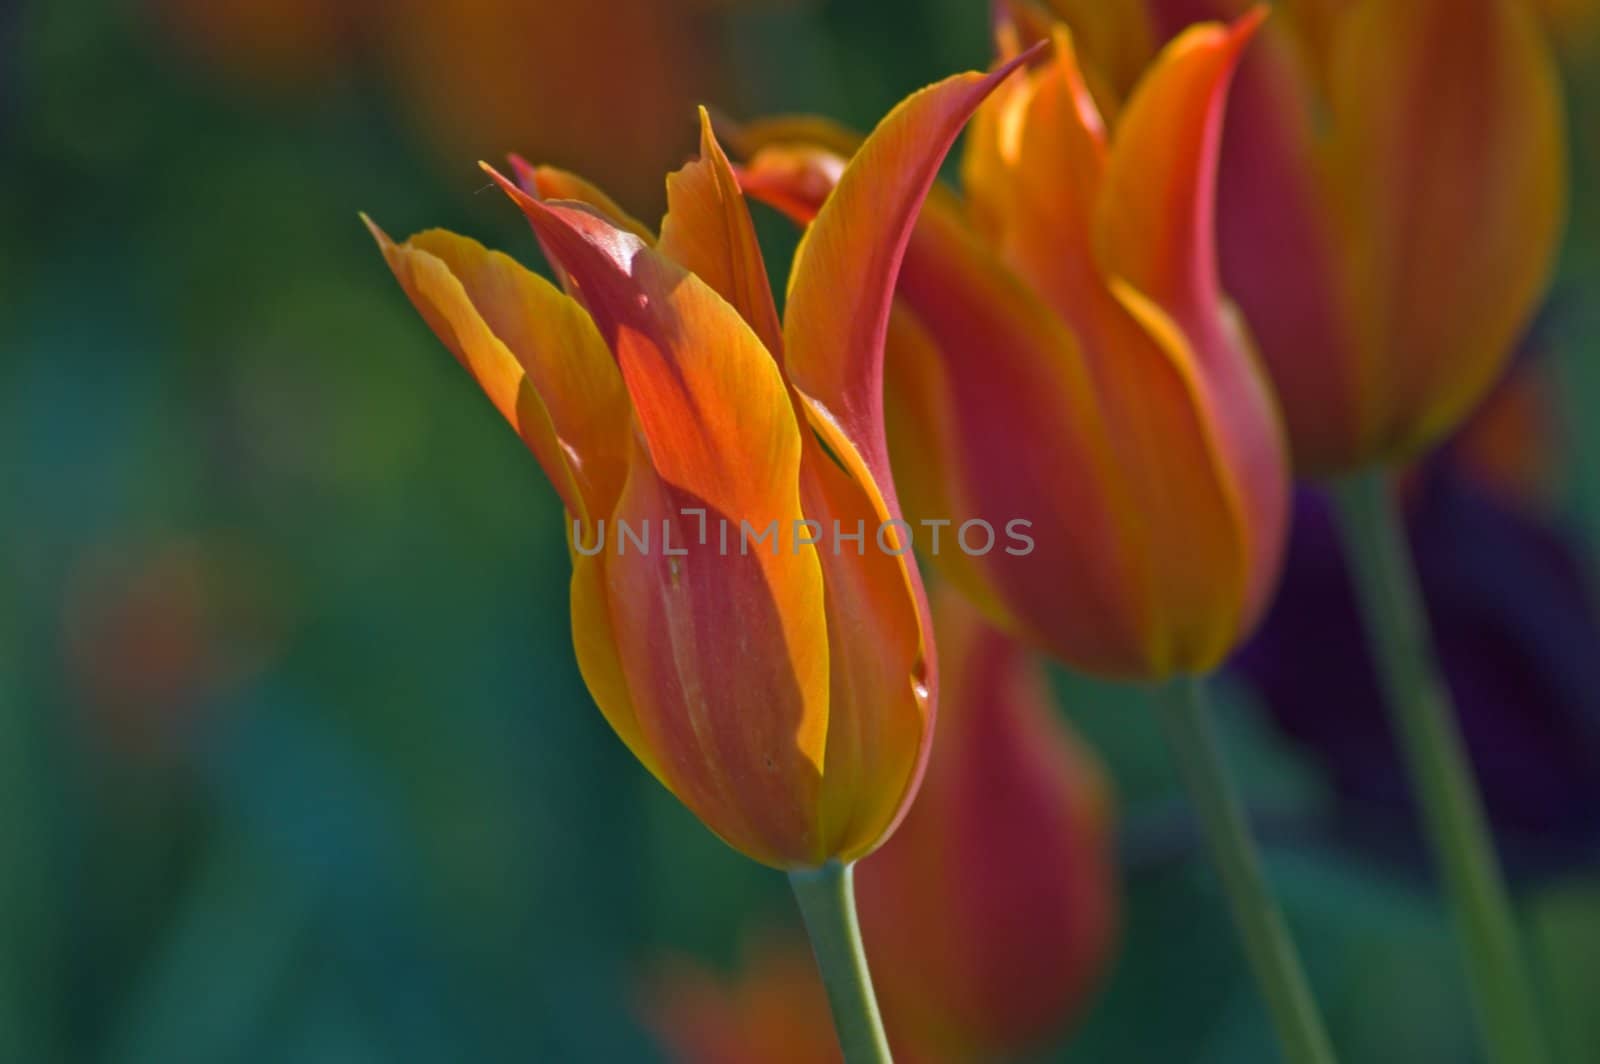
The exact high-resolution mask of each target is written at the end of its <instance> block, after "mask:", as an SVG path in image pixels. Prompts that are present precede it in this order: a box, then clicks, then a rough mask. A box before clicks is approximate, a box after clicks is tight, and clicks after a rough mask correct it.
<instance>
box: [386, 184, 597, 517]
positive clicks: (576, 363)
mask: <svg viewBox="0 0 1600 1064" xmlns="http://www.w3.org/2000/svg"><path fill="white" fill-rule="evenodd" d="M363 217H365V216H363ZM365 220H366V222H367V226H368V228H369V229H370V230H371V231H372V235H373V237H374V238H375V239H376V240H377V242H378V247H379V248H380V249H382V251H383V255H384V258H385V259H386V260H388V263H389V267H390V269H391V270H393V271H394V275H395V277H396V279H397V280H399V282H400V285H401V287H402V288H404V289H405V291H406V294H407V295H408V296H410V298H411V301H412V303H414V304H415V305H416V307H417V309H418V310H419V311H420V312H421V313H422V316H423V318H424V319H425V320H426V321H427V322H428V325H429V326H430V327H431V328H432V329H433V331H434V332H435V333H436V334H437V335H438V336H439V339H441V340H442V341H444V344H445V346H446V347H448V348H449V349H450V350H451V352H452V353H454V354H455V356H456V358H457V359H458V360H459V361H460V362H461V364H462V365H463V366H465V367H466V369H467V371H468V372H469V373H471V374H472V375H473V377H474V378H475V379H476V380H477V381H478V384H479V385H480V386H481V387H482V388H483V390H484V392H485V394H487V395H488V396H489V399H490V401H491V402H493V403H494V405H495V407H496V409H498V410H499V411H500V413H501V414H502V415H503V416H504V417H505V418H506V420H507V421H509V422H511V424H512V426H513V427H515V428H516V430H517V432H518V433H519V434H520V435H521V436H522V438H523V441H524V442H525V443H527V445H528V448H529V450H531V451H532V452H533V454H534V457H536V458H537V459H538V460H539V464H540V465H541V466H543V467H544V471H545V475H546V476H548V477H549V478H550V483H551V484H552V485H554V487H555V489H556V491H557V492H559V493H560V495H561V499H562V502H563V503H564V504H565V505H566V508H567V510H568V511H569V512H570V513H571V514H572V515H573V516H574V517H576V518H578V519H579V520H582V521H584V522H585V523H587V522H588V521H589V519H590V518H592V517H604V516H606V515H607V514H609V513H610V511H611V507H612V506H614V505H615V503H616V499H617V496H618V495H619V494H620V493H621V490H622V481H623V477H624V475H625V473H626V469H627V459H626V454H627V450H626V449H627V436H628V399H627V393H626V392H625V391H624V390H623V387H622V377H621V375H620V374H619V373H618V372H617V368H616V364H615V363H614V362H613V360H612V358H611V355H610V352H609V351H607V350H606V346H605V343H604V342H603V341H602V340H601V338H600V334H599V332H597V331H596V329H595V327H594V323H593V322H592V321H590V319H589V316H588V315H587V314H586V313H584V311H583V308H581V307H580V306H578V305H577V304H576V303H574V302H573V301H572V300H571V299H570V298H568V297H567V296H565V295H562V294H561V293H560V292H559V291H557V290H556V289H555V288H554V287H553V286H552V285H551V284H550V283H549V282H548V281H546V280H544V279H543V278H542V277H539V276H538V275H537V274H534V273H532V272H531V271H529V270H526V269H524V268H523V267H522V266H520V265H518V264H517V263H516V262H515V261H513V260H512V259H510V258H508V257H507V256H505V255H502V254H500V253H499V252H492V251H488V250H487V249H485V248H484V247H483V245H481V244H479V243H477V242H476V241H474V240H469V239H467V238H466V237H461V236H457V235H455V234H454V233H447V232H445V231H443V230H438V229H435V230H429V231H428V232H424V233H419V234H417V235H416V236H413V237H412V238H411V239H410V240H407V241H406V242H405V243H404V244H396V243H394V242H393V241H392V240H390V239H389V237H388V236H387V235H386V234H385V233H384V232H383V230H381V229H379V228H378V227H377V226H376V225H375V224H373V223H372V221H371V220H370V219H365Z"/></svg>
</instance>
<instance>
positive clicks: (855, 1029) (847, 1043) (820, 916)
mask: <svg viewBox="0 0 1600 1064" xmlns="http://www.w3.org/2000/svg"><path fill="white" fill-rule="evenodd" d="M789 885H790V886H792V887H793V888H794V897H795V900H796V901H798V902H799V903H800V915H801V917H802V918H804V920H805V922H806V932H807V934H809V935H810V936H811V950H812V952H813V953H815V954H816V957H817V967H818V968H820V969H821V970H822V982H823V983H824V984H825V985H826V986H827V988H828V1006H829V1007H830V1008H831V1009H832V1010H833V1025H834V1027H835V1028H836V1029H837V1030H838V1032H839V1046H840V1048H841V1049H843V1050H844V1059H845V1064H893V1060H894V1058H893V1057H891V1056H890V1055H889V1039H888V1038H887V1036H885V1035H884V1033H883V1020H882V1018H880V1017H879V1015H878V999H877V996H876V995H875V994H874V993H873V991H872V973H871V972H869V971H867V952H866V949H865V948H864V947H863V946H862V944H861V925H860V923H859V922H858V921H857V920H856V888H855V865H853V864H844V863H842V862H840V861H829V862H828V863H827V864H825V865H823V866H822V867H821V868H812V869H797V870H795V871H793V872H790V873H789Z"/></svg>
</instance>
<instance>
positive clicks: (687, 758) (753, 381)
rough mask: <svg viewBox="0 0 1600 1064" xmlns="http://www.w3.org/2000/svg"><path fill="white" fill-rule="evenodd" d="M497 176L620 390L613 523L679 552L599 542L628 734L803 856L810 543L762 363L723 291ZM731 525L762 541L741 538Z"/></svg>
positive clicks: (810, 756) (821, 677)
mask: <svg viewBox="0 0 1600 1064" xmlns="http://www.w3.org/2000/svg"><path fill="white" fill-rule="evenodd" d="M500 180H501V183H502V187H504V188H506V190H507V192H508V194H510V195H511V196H512V198H513V200H515V201H516V202H517V203H518V205H519V206H521V207H522V209H523V211H524V213H526V214H527V216H528V218H529V220H530V222H532V224H533V225H534V227H535V229H536V231H538V232H539V234H540V235H541V236H542V237H543V238H544V240H545V241H546V243H547V244H548V246H550V247H551V248H552V249H553V250H554V251H555V253H556V255H557V257H558V259H559V260H560V262H561V263H562V265H563V266H564V267H565V268H566V269H567V270H568V271H570V272H571V274H572V275H573V277H574V279H575V280H576V282H577V284H578V286H579V288H580V289H581V290H582V292H583V293H584V299H585V301H586V303H587V305H588V306H589V308H590V312H591V313H592V314H593V316H594V319H595V323H596V324H597V325H598V327H599V329H600V332H601V335H602V336H603V337H605V339H606V341H607V343H608V344H609V346H610V348H611V350H612V352H613V353H614V354H615V355H616V358H617V362H618V364H619V365H620V367H621V369H622V377H623V380H624V382H625V384H626V385H627V388H628V392H629V395H630V397H631V399H632V401H633V409H634V417H635V423H636V425H637V427H638V430H639V432H638V438H639V443H638V446H637V448H636V450H635V453H634V457H633V461H632V462H631V464H630V467H629V476H628V482H627V487H626V489H625V491H624V494H623V498H622V500H621V502H620V503H619V505H618V507H617V511H616V519H617V521H618V522H619V524H618V526H617V531H619V532H620V530H621V527H622V526H621V524H620V522H628V523H629V524H630V525H632V526H636V527H650V528H653V529H655V530H656V531H657V532H658V533H661V534H663V535H666V536H668V537H669V538H670V540H671V542H672V544H673V545H674V548H675V549H676V550H686V551H687V552H688V553H687V554H676V553H668V552H667V550H666V549H665V546H664V543H662V542H660V541H658V545H657V547H656V549H653V550H645V551H639V550H626V549H623V546H624V545H623V544H622V542H621V541H620V540H619V541H617V542H616V544H615V547H616V548H617V550H618V555H617V556H616V557H613V558H609V559H608V560H607V564H606V573H607V580H608V593H609V596H610V610H611V621H612V626H613V629H614V631H615V634H616V641H617V646H618V652H619V657H620V659H621V660H622V661H623V662H624V663H625V664H626V669H625V671H626V674H627V676H628V680H629V687H630V691H631V694H632V700H633V706H634V709H635V714H636V717H637V719H638V722H639V725H640V729H641V732H642V734H643V736H644V738H645V740H646V741H647V742H648V743H649V744H650V746H651V747H652V748H654V749H655V750H656V751H657V757H658V760H659V762H660V765H661V772H662V776H663V778H664V779H665V780H666V781H667V782H668V785H669V786H670V787H671V788H672V789H673V791H674V793H676V794H678V796H679V797H680V798H681V799H682V800H683V801H684V802H685V803H686V804H687V805H689V806H690V808H692V809H694V810H695V812H696V813H698V814H699V815H700V816H701V817H702V819H705V820H706V821H707V823H708V824H709V825H710V826H711V827H712V829H713V830H715V831H717V832H718V833H719V834H721V835H722V836H723V837H724V838H726V839H728V840H729V842H731V843H732V844H733V845H735V846H736V847H738V848H739V849H740V850H742V851H743V852H745V853H747V854H749V855H750V856H752V857H754V858H756V859H758V860H762V861H766V862H768V863H771V864H775V865H779V866H786V867H787V866H795V865H802V864H816V863H820V861H821V860H822V859H824V858H825V857H827V856H829V854H827V853H826V852H825V850H824V848H823V840H822V838H821V836H820V833H819V832H818V830H817V822H816V820H817V816H818V807H819V799H820V781H821V776H822V771H823V764H824V750H825V744H826V737H827V731H828V683H829V680H828V634H827V625H826V618H825V615H824V609H823V606H824V602H823V585H822V575H821V569H820V567H819V564H818V560H817V557H816V551H815V549H814V548H813V547H810V546H795V545H793V544H792V540H791V535H792V529H793V528H794V527H795V523H796V522H798V521H800V520H802V519H803V517H804V512H803V509H802V506H801V502H800V494H799V471H800V452H801V436H800V428H799V425H798V423H797V421H796V418H795V413H794V409H793V407H792V405H791V402H790V399H789V395H788V393H787V391H786V389H785V386H784V381H783V379H782V376H781V374H780V373H779V371H778V367H777V363H776V362H775V361H774V359H773V358H772V356H771V355H770V353H768V352H767V351H766V350H765V348H764V347H763V346H762V344H761V342H760V340H759V339H757V337H756V336H755V334H754V333H753V332H752V331H751V330H750V327H749V326H748V325H746V324H745V322H744V320H743V319H742V318H740V317H739V315H738V313H737V312H736V311H735V310H734V309H733V308H732V307H730V306H729V305H728V304H727V302H725V301H724V300H723V299H722V298H721V297H720V296H718V295H717V294H716V293H715V292H713V291H712V290H711V289H710V288H709V287H707V286H706V285H705V284H704V283H703V282H701V281H700V280H699V279H698V278H696V277H695V276H694V275H693V274H690V273H688V272H686V271H685V270H684V269H683V268H682V267H681V266H679V265H678V264H677V263H675V262H673V261H672V260H671V259H668V258H667V257H666V256H664V255H662V254H660V253H659V252H656V251H655V250H653V249H651V248H649V247H647V246H645V245H644V243H643V242H642V241H641V240H639V238H638V237H636V236H634V235H633V234H630V233H627V232H625V231H623V230H620V229H617V228H616V227H615V226H613V225H611V224H610V223H609V222H607V221H606V220H605V219H603V218H601V217H600V216H599V215H597V214H595V213H592V212H591V210H590V209H588V208H585V207H583V206H579V205H573V204H563V203H550V204H546V203H542V202H540V201H538V200H535V199H533V198H531V197H529V196H526V195H524V194H522V193H521V192H520V190H518V189H517V188H516V187H515V186H513V185H511V184H510V183H509V182H506V181H505V180H504V179H500ZM696 510H703V511H704V512H705V513H704V518H703V520H704V522H705V524H704V525H702V524H701V519H700V518H698V517H695V516H690V514H692V513H693V512H694V511H696ZM722 521H726V522H728V524H729V525H730V526H731V533H730V546H729V547H727V548H723V547H721V543H720V537H719V532H720V524H719V523H720V522H722ZM744 524H748V526H749V527H750V528H751V530H752V533H751V534H752V535H757V534H761V533H763V532H765V531H766V530H768V529H769V528H771V529H773V535H774V537H775V538H772V539H768V540H766V541H765V543H763V542H761V541H753V542H751V543H750V544H749V546H748V550H747V549H746V541H745V539H744V538H743V536H742V534H741V533H742V529H743V527H744ZM664 527H665V528H667V529H670V532H662V529H663V528H664ZM703 529H704V531H702V530H703ZM735 814H737V815H735Z"/></svg>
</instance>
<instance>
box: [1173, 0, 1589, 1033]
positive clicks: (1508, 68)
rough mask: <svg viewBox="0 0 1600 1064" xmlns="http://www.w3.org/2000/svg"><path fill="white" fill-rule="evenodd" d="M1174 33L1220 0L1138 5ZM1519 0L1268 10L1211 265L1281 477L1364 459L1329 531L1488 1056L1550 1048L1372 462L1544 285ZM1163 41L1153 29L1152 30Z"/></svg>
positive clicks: (1427, 419) (1546, 260) (1498, 341)
mask: <svg viewBox="0 0 1600 1064" xmlns="http://www.w3.org/2000/svg"><path fill="white" fill-rule="evenodd" d="M1149 3H1150V10H1151V11H1153V12H1155V13H1156V15H1157V16H1158V20H1159V21H1161V22H1162V23H1163V25H1162V26H1161V27H1160V30H1161V32H1170V31H1172V30H1175V29H1176V28H1177V27H1179V26H1181V25H1183V24H1184V23H1186V22H1187V21H1188V20H1189V19H1192V18H1194V17H1196V15H1197V13H1198V14H1199V15H1202V16H1204V15H1206V14H1213V13H1216V12H1217V11H1218V10H1223V11H1225V10H1226V9H1227V8H1229V7H1230V6H1231V4H1230V2H1229V0H1149ZM1535 6H1536V5H1534V4H1531V3H1529V2H1527V0H1408V2H1406V3H1395V2H1392V0H1342V2H1335V3H1327V2H1323V3H1311V2H1301V3H1286V4H1283V5H1280V8H1281V10H1280V15H1281V17H1280V18H1277V19H1274V20H1273V25H1272V27H1271V28H1270V29H1269V31H1268V33H1267V35H1266V38H1265V39H1264V40H1263V41H1262V42H1261V47H1259V48H1258V49H1256V51H1255V54H1254V56H1253V58H1252V60H1251V62H1250V63H1249V64H1247V66H1246V69H1245V70H1243V71H1242V72H1241V75H1240V84H1239V87H1238V91H1237V92H1236V94H1235V98H1234V103H1233V106H1232V108H1231V113H1230V115H1229V122H1228V135H1227V140H1226V144H1225V147H1224V152H1223V160H1222V170H1221V177H1220V182H1221V185H1220V204H1219V211H1218V229H1219V233H1220V246H1221V258H1222V273H1223V278H1224V281H1225V284H1226V286H1227V288H1228V290H1229V291H1230V292H1232V293H1233V295H1234V296H1235V297H1236V298H1237V299H1238V300H1239V303H1240V306H1241V307H1242V308H1243V310H1244V312H1245V314H1246V316H1247V317H1248V318H1249V320H1250V322H1251V325H1252V327H1253V328H1254V329H1255V332H1256V335H1257V337H1258V339H1259V341H1260V343H1261V347H1262V354H1263V358H1264V360H1265V362H1266V364H1267V366H1268V369H1269V372H1270V373H1271V375H1272V379H1273V383H1274V385H1275V387H1276V390H1277V392H1278V394H1279V396H1280V398H1281V400H1282V402H1283V408H1284V415H1285V418H1286V421H1287V425H1288V432H1289V439H1290V446H1291V449H1292V452H1293V455H1294V462H1295V466H1296V469H1297V470H1298V471H1299V472H1301V473H1304V474H1307V475H1312V476H1327V477H1331V476H1341V475H1348V474H1360V473H1364V474H1365V475H1364V476H1362V477H1361V478H1360V479H1359V480H1353V481H1352V482H1351V483H1350V484H1348V485H1346V486H1343V487H1342V488H1341V489H1340V509H1341V523H1342V525H1343V527H1344V533H1345V536H1346V538H1347V540H1348V543H1349V547H1350V550H1351V554H1352V561H1353V572H1354V575H1355V577H1356V584H1357V587H1358V589H1359V591H1360V600H1361V603H1362V607H1363V610H1364V611H1365V613H1366V615H1367V624H1368V627H1369V629H1370V631H1371V634H1372V643H1373V649H1374V651H1375V657H1376V660H1377V661H1378V662H1379V664H1380V675H1381V676H1382V679H1383V686H1384V688H1385V692H1386V696H1387V698H1386V701H1387V702H1388V703H1389V706H1390V708H1391V710H1392V712H1393V713H1394V714H1395V715H1396V720H1397V725H1398V726H1397V729H1396V730H1397V732H1398V734H1399V735H1400V736H1401V737H1402V740H1403V743H1404V746H1405V753H1406V757H1407V759H1408V762H1409V764H1410V769H1411V776H1412V782H1413V786H1414V787H1415V789H1416V791H1417V797H1418V800H1419V804H1420V806H1421V808H1422V810H1423V812H1424V815H1425V819H1426V822H1427V825H1428V830H1429V834H1430V837H1431V839H1432V842H1433V845H1434V849H1435V851H1436V853H1437V855H1438V857H1439V859H1440V863H1441V868H1442V871H1443V873H1444V881H1445V884H1446V887H1447V889H1448V891H1449V893H1450V895H1451V897H1452V899H1453V902H1454V909H1455V912H1456V914H1457V918H1458V921H1459V929H1460V933H1461V938H1462V940H1463V943H1464V944H1465V945H1466V948H1467V956H1468V966H1469V971H1470V973H1471V975H1472V981H1473V988H1474V992H1475V996H1476V1000H1477V1002H1478V1006H1479V1017H1480V1020H1481V1022H1482V1026H1483V1031H1484V1035H1485V1040H1486V1048H1487V1050H1488V1054H1489V1057H1490V1059H1491V1060H1494V1061H1506V1062H1512V1061H1515V1062H1517V1064H1530V1062H1532V1064H1536V1062H1538V1061H1540V1060H1543V1059H1545V1058H1546V1056H1547V1054H1546V1051H1545V1049H1544V1048H1543V1046H1542V1042H1543V1038H1542V1034H1541V1032H1540V1030H1539V1020H1538V1014H1537V1010H1536V1008H1535V1006H1534V1002H1533V995H1532V992H1531V990H1530V988H1529V985H1528V980H1527V978H1526V976H1525V974H1524V972H1523V966H1522V963H1521V960H1520V949H1519V947H1518V944H1517V931H1516V927H1515V924H1514V921H1513V918H1512V915H1511V912H1510V905H1509V900H1508V898H1507V892H1506V889H1505V885H1504V883H1503V879H1502V876H1501V874H1500V870H1499V869H1498V867H1497V866H1496V863H1495V859H1494V851H1493V847H1492V843H1491V839H1490V836H1489V831H1488V825H1487V823H1486V822H1485V818H1484V816H1483V811H1482V808H1481V801H1480V800H1479V798H1478V796H1477V794H1476V792H1475V788H1474V784H1473V779H1472V776H1471V773H1470V770H1469V768H1468V765H1467V762H1466V757H1465V753H1464V749H1463V744H1462V741H1461V736H1460V734H1459V730H1458V726H1457V724H1456V721H1455V719H1454V717H1453V715H1452V714H1451V713H1450V712H1449V700H1448V698H1447V697H1441V696H1440V693H1441V692H1443V691H1445V690H1446V688H1445V686H1444V680H1443V676H1442V674H1441V670H1440V666H1439V663H1438V662H1437V661H1436V660H1434V657H1433V651H1432V648H1431V646H1430V639H1429V635H1428V623H1427V617H1426V614H1425V611H1424V604H1423V602H1422V600H1421V597H1420V595H1419V594H1418V586H1419V585H1418V579H1417V574H1416V571H1415V564H1414V562H1413V561H1412V559H1411V557H1410V555H1409V553H1408V550H1407V545H1406V542H1405V538H1404V534H1403V528H1402V523H1401V518H1400V515H1399V514H1398V512H1397V510H1396V505H1395V501H1394V492H1393V490H1392V485H1390V484H1389V483H1387V479H1386V475H1385V471H1386V470H1387V469H1388V468H1390V467H1392V466H1393V465H1394V464H1395V463H1397V462H1399V461H1401V460H1404V459H1406V458H1408V457H1410V456H1413V455H1416V454H1418V453H1420V452H1422V451H1425V450H1426V449H1427V448H1429V447H1430V446H1432V445H1434V444H1435V443H1437V442H1438V441H1439V440H1440V439H1441V438H1443V437H1444V436H1445V435H1446V434H1447V433H1449V432H1451V431H1452V430H1454V429H1455V428H1456V427H1458V426H1459V425H1460V424H1461V422H1462V421H1463V420H1464V419H1465V418H1466V416H1467V415H1468V414H1469V412H1470V411H1471V410H1472V409H1473V408H1474V407H1475V406H1476V405H1477V404H1478V403H1479V402H1480V401H1482V399H1483V398H1484V396H1485V395H1486V394H1487V393H1488V392H1489V390H1490V389H1491V387H1492V386H1493V385H1494V383H1495V381H1496V380H1497V379H1498V378H1499V377H1500V376H1501V375H1502V373H1503V372H1504V370H1505V368H1506V365H1507V363H1508V362H1509V360H1510V358H1511V355H1512V353H1513V351H1514V349H1515V344H1516V340H1517V338H1518V336H1519V335H1521V333H1522V331H1523V330H1524V329H1525V328H1526V326H1527V325H1528V323H1529V321H1530V319H1531V318H1532V316H1533V315H1534V313H1535V312H1536V310H1537V308H1538V306H1539V303H1540V301H1541V299H1542V297H1543V295H1544V293H1545V290H1546V288H1547V286H1548V284H1549V280H1550V274H1551V268H1552V265H1553V262H1554V258H1555V252H1556V249H1557V245H1558V243H1559V241H1560V233H1561V227H1562V220H1563V215H1564V207H1565V199H1566V167H1565V144H1564V127H1565V120H1564V116H1563V113H1562V102H1561V94H1560V90H1559V85H1558V78H1557V72H1556V62H1555V58H1554V56H1553V54H1552V52H1551V49H1550V47H1549V45H1548V43H1547V42H1546V41H1545V39H1544V36H1543V33H1542V31H1541V28H1540V26H1539V24H1538V12H1537V11H1536V10H1535ZM1158 36H1159V33H1158Z"/></svg>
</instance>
